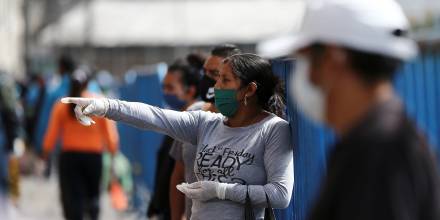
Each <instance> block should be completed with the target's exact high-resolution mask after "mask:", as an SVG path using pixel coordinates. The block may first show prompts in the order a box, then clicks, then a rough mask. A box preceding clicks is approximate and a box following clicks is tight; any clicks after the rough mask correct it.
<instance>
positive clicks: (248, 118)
mask: <svg viewBox="0 0 440 220" xmlns="http://www.w3.org/2000/svg"><path fill="white" fill-rule="evenodd" d="M267 115H268V113H267V112H265V111H264V110H263V109H262V108H261V107H257V106H254V107H245V108H242V109H241V110H239V111H237V113H236V114H235V115H234V116H233V117H231V118H228V120H227V121H226V125H228V126H229V127H246V126H249V125H252V124H255V123H258V122H260V121H261V120H263V119H264V118H265V117H266V116H267Z"/></svg>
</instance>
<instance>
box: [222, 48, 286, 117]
mask: <svg viewBox="0 0 440 220" xmlns="http://www.w3.org/2000/svg"><path fill="white" fill-rule="evenodd" d="M223 63H228V64H229V65H230V66H231V69H232V72H233V73H234V74H235V75H236V76H237V77H238V78H239V79H240V80H241V86H242V87H244V86H247V85H248V84H250V83H252V82H254V83H256V84H257V91H256V95H257V99H258V104H259V105H260V106H261V107H262V108H263V109H264V110H266V111H269V112H272V113H274V114H276V115H278V116H280V117H283V116H284V112H285V96H284V94H283V93H284V89H283V85H282V83H281V81H280V80H279V78H278V77H277V76H275V75H274V74H273V72H272V65H271V63H270V62H269V61H267V60H265V59H263V58H261V57H259V56H257V55H255V54H237V55H232V56H230V57H228V58H226V59H225V60H224V61H223Z"/></svg>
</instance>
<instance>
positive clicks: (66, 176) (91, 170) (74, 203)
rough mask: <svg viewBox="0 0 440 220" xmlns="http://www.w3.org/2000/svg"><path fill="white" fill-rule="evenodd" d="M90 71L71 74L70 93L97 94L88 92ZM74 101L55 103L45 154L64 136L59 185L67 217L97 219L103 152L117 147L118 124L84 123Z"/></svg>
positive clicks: (46, 137)
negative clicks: (79, 121) (78, 114)
mask: <svg viewBox="0 0 440 220" xmlns="http://www.w3.org/2000/svg"><path fill="white" fill-rule="evenodd" d="M89 79H90V73H89V71H88V70H85V69H77V70H76V71H75V72H74V73H73V74H72V76H71V82H70V85H71V86H70V91H69V95H71V96H77V97H96V96H95V95H94V94H91V93H88V92H86V88H87V85H88V82H89ZM74 107H75V106H74V105H63V104H61V103H57V104H55V105H54V107H53V110H52V113H51V116H50V120H49V124H48V129H47V132H46V134H45V136H44V151H43V154H44V156H43V158H48V156H49V154H50V153H51V152H52V151H53V148H54V147H55V145H56V143H57V140H61V155H60V156H59V183H60V184H59V185H60V194H61V203H62V207H63V213H64V217H65V218H66V219H67V220H82V219H85V216H87V217H88V218H87V219H91V220H97V219H98V216H99V195H100V186H101V175H102V153H103V152H104V151H105V150H108V151H109V152H111V153H112V154H113V155H114V154H115V153H116V152H117V150H118V133H117V130H116V125H115V123H114V122H112V121H110V120H106V119H103V118H92V119H91V120H93V122H91V123H96V126H93V127H84V126H82V125H81V124H80V123H78V121H77V120H76V119H75V114H74V111H81V110H80V109H75V110H74Z"/></svg>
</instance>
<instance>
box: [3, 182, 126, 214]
mask: <svg viewBox="0 0 440 220" xmlns="http://www.w3.org/2000/svg"><path fill="white" fill-rule="evenodd" d="M57 182H58V181H57V178H56V177H55V176H54V175H52V177H51V178H50V179H44V178H42V177H23V178H22V179H21V198H20V201H19V204H18V207H13V206H12V205H8V208H7V209H8V214H9V219H8V220H63V215H62V211H61V203H60V199H59V192H58V183H57ZM100 219H103V220H104V219H105V220H131V219H134V218H133V217H130V216H129V215H127V214H121V213H117V212H116V211H115V210H113V208H112V207H111V204H110V200H109V197H108V196H107V194H106V193H103V194H102V195H101V215H100Z"/></svg>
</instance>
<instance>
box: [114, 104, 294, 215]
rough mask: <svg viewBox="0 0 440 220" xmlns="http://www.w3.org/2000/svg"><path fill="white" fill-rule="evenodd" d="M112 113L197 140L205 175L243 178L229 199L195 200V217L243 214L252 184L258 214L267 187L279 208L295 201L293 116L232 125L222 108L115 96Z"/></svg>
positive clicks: (199, 169) (200, 173) (198, 169)
mask: <svg viewBox="0 0 440 220" xmlns="http://www.w3.org/2000/svg"><path fill="white" fill-rule="evenodd" d="M106 117H107V118H110V119H112V120H115V121H122V122H125V123H128V124H130V125H133V126H136V127H138V128H141V129H147V130H153V131H156V132H160V133H164V134H167V135H169V136H171V137H173V138H175V139H177V140H179V141H182V142H185V143H188V144H191V145H194V146H197V151H196V152H197V155H196V161H195V164H194V172H195V174H196V176H197V179H198V180H199V181H202V180H206V181H217V182H224V183H238V184H237V185H235V186H234V187H232V188H230V189H228V190H227V191H226V200H219V199H213V200H210V201H207V202H201V201H193V207H192V217H191V219H194V220H199V219H200V220H202V219H203V220H205V219H225V220H226V219H231V220H232V219H234V220H236V219H242V218H243V214H244V201H245V198H246V191H247V185H249V194H250V198H251V201H252V204H253V205H254V208H255V209H254V211H255V214H256V217H257V218H258V219H262V218H263V214H264V213H263V211H264V207H266V205H267V202H266V195H265V194H266V193H267V195H268V197H269V200H270V202H271V204H272V207H273V208H285V207H287V206H288V205H289V202H290V198H291V195H292V190H293V147H292V144H291V137H290V132H289V130H290V129H289V124H288V122H286V121H285V120H283V119H281V118H279V117H277V116H275V115H270V116H268V117H266V118H265V119H263V120H262V121H260V122H258V123H256V124H253V125H250V126H247V127H239V128H232V127H228V126H226V125H225V124H224V120H225V117H224V116H222V115H221V114H216V113H210V112H203V111H193V112H177V111H171V110H165V109H160V108H157V107H154V106H150V105H147V104H142V103H135V102H124V101H119V100H109V109H108V111H107V114H106Z"/></svg>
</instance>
